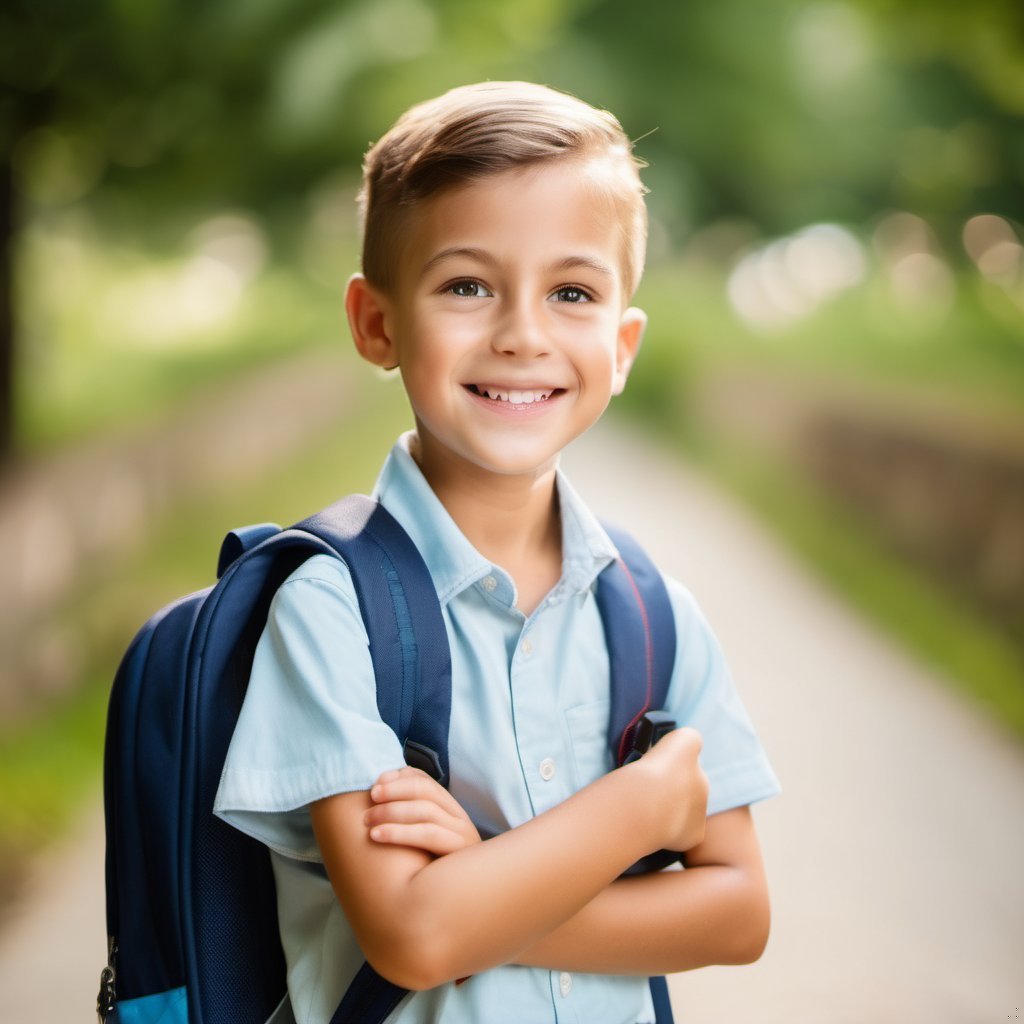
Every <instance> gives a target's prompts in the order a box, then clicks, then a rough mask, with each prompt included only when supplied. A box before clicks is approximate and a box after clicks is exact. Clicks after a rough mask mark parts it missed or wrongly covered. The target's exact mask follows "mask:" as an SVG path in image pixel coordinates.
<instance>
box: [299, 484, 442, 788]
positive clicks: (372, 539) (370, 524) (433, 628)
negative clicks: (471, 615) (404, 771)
mask: <svg viewBox="0 0 1024 1024" xmlns="http://www.w3.org/2000/svg"><path fill="white" fill-rule="evenodd" d="M295 529H296V530H301V531H303V532H305V533H311V534H313V535H314V536H315V537H318V538H319V539H321V540H323V541H325V542H326V543H327V544H329V545H330V547H331V548H332V549H334V550H335V551H336V552H337V553H338V554H339V555H341V557H342V558H343V559H344V560H345V562H346V564H347V565H348V568H349V571H350V573H351V574H352V581H353V584H354V585H355V591H356V596H357V597H358V599H359V610H360V612H361V613H362V616H363V622H364V624H365V625H366V631H367V633H368V635H369V638H370V657H371V659H372V660H373V667H374V672H375V674H376V678H377V708H378V710H379V711H380V715H381V718H382V719H383V720H384V721H385V722H386V723H387V724H388V725H389V726H391V728H392V729H393V730H394V731H395V733H396V735H397V736H398V738H399V739H400V740H401V742H402V743H403V745H404V747H405V754H406V760H407V761H408V762H409V763H410V764H414V765H415V766H416V767H419V768H423V769H424V770H425V771H427V772H428V773H429V774H430V775H432V776H433V777H434V778H435V779H436V780H437V781H438V782H440V783H441V785H443V786H446V785H447V784H448V725H449V721H450V719H451V706H452V685H451V679H452V662H451V653H450V651H449V649H448V633H447V630H446V629H445V625H444V619H443V617H442V615H441V606H440V604H439V603H438V600H437V591H436V590H435V589H434V583H433V580H432V579H431V578H430V573H429V571H428V570H427V566H426V564H425V563H424V561H423V558H422V556H421V555H420V553H419V551H418V550H417V549H416V546H415V545H414V544H413V542H412V541H411V540H410V538H409V535H408V534H407V533H406V532H405V530H403V529H402V527H401V526H400V525H399V524H398V522H397V521H396V520H395V519H394V517H393V516H392V515H391V514H390V513H389V512H388V511H387V509H385V508H384V507H383V506H382V505H380V504H379V503H378V502H376V501H374V500H373V499H372V498H367V497H365V496H364V495H361V494H354V495H350V496H349V497H347V498H342V499H341V501H338V502H335V504H333V505H331V506H329V507H328V508H326V509H324V510H323V511H322V512H319V513H317V514H316V515H314V516H311V517H310V518H309V519H305V520H303V521H302V522H301V523H298V524H296V526H295ZM396 654H397V655H398V659H399V660H396Z"/></svg>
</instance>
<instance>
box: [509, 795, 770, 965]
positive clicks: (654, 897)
mask: <svg viewBox="0 0 1024 1024" xmlns="http://www.w3.org/2000/svg"><path fill="white" fill-rule="evenodd" d="M685 864H686V870H685V871H664V872H659V873H655V874H649V875H642V876H637V877H632V878H623V879H619V880H617V881H615V882H613V883H612V884H611V885H609V886H608V887H607V888H605V889H604V890H603V891H602V892H601V893H599V894H598V895H597V896H596V897H595V898H594V899H593V900H591V901H590V903H588V904H587V906H586V907H584V908H583V909H582V910H581V911H580V912H579V913H577V914H576V915H575V916H574V917H572V918H571V919H570V920H568V921H566V922H565V924H563V925H561V926H559V927H557V928H555V929H553V930H552V931H551V932H550V933H549V934H547V935H546V936H544V937H543V938H542V939H540V940H539V941H537V942H536V943H534V944H533V945H532V946H531V947H530V948H529V949H527V950H525V951H524V952H523V953H521V954H520V955H519V956H517V957H516V962H517V963H520V964H526V965H529V966H533V967H546V968H548V969H550V970H564V971H582V972H592V973H598V974H670V973H674V972H677V971H686V970H692V969H694V968H697V967H706V966H708V965H710V964H742V963H751V962H752V961H754V960H756V959H757V958H758V957H759V956H760V955H761V953H762V951H763V950H764V946H765V943H766V942H767V940H768V928H769V917H770V913H769V904H768V886H767V881H766V879H765V873H764V866H763V863H762V860H761V850H760V845H759V843H758V841H757V833H756V831H755V829H754V822H753V818H752V816H751V814H750V808H748V807H739V808H736V809H735V810H731V811H725V812H724V813H722V814H716V815H713V816H712V817H710V818H708V820H707V830H706V833H705V839H704V841H703V842H702V843H701V844H700V845H698V846H696V847H694V848H693V849H692V850H690V851H689V852H688V853H687V854H686V856H685Z"/></svg>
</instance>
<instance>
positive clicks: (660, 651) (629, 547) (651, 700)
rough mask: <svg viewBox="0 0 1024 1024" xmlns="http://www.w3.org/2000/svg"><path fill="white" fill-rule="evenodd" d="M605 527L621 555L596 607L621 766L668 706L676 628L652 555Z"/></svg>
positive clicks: (602, 579)
mask: <svg viewBox="0 0 1024 1024" xmlns="http://www.w3.org/2000/svg"><path fill="white" fill-rule="evenodd" d="M603 525H604V528H605V530H606V531H607V533H608V535H609V536H610V537H611V539H612V541H613V542H614V544H615V546H616V547H617V548H618V549H619V556H620V557H619V558H617V559H616V560H615V561H614V562H612V564H611V565H609V566H608V567H607V568H606V569H605V570H604V571H603V572H602V573H601V575H600V576H599V577H598V587H597V607H598V610H599V611H600V613H601V623H602V625H603V626H604V635H605V642H606V644H607V646H608V660H609V666H610V671H611V715H610V719H609V723H608V745H609V747H610V748H611V751H612V755H613V757H614V760H615V764H616V765H621V764H624V763H625V762H626V761H627V760H628V759H629V755H630V752H631V750H632V749H633V740H634V737H635V733H636V730H637V726H638V725H639V723H640V722H641V719H642V718H643V717H644V715H645V714H647V713H648V712H650V711H657V710H660V709H661V708H663V707H664V706H665V700H666V698H667V697H668V688H669V683H671V681H672V669H673V667H674V665H675V659H676V625H675V615H674V613H673V611H672V602H671V600H670V599H669V596H668V590H667V589H666V588H665V582H664V580H663V579H662V577H661V573H660V572H659V571H658V568H657V566H655V564H654V563H653V562H652V561H651V559H650V556H649V555H648V554H647V552H646V551H644V549H643V548H642V547H640V545H639V544H638V543H637V542H636V541H635V540H634V539H633V538H632V537H631V536H630V535H629V534H628V533H626V532H625V531H624V530H620V529H619V528H618V527H614V526H609V525H607V524H603Z"/></svg>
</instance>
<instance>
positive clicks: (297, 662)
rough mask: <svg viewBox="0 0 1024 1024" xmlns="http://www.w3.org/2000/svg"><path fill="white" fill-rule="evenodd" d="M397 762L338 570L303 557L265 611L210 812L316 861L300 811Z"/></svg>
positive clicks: (338, 565) (362, 633)
mask: <svg viewBox="0 0 1024 1024" xmlns="http://www.w3.org/2000/svg"><path fill="white" fill-rule="evenodd" d="M404 763H405V762H404V759H403V757H402V749H401V745H400V744H399V742H398V737H397V736H396V735H395V733H394V732H393V731H392V730H391V729H390V728H389V727H388V726H387V725H385V724H384V722H383V721H382V720H381V717H380V714H379V712H378V710H377V689H376V684H375V681H374V673H373V662H372V660H371V658H370V650H369V640H368V637H367V634H366V629H365V627H364V625H363V621H362V616H361V615H360V613H359V604H358V599H357V598H356V595H355V590H354V587H353V584H352V578H351V575H350V574H349V571H348V568H347V567H346V566H345V564H344V563H343V562H341V561H339V560H338V559H335V558H331V557H328V556H325V555H320V556H316V557H314V558H311V559H310V560H309V561H307V562H306V563H305V564H304V565H302V566H300V567H299V569H298V570H296V572H294V573H293V574H292V575H291V576H289V577H288V579H287V580H286V581H285V582H284V584H283V585H282V586H281V588H280V589H279V590H278V592H277V594H276V595H275V597H274V599H273V601H272V602H271V605H270V612H269V615H268V618H267V625H266V627H265V628H264V630H263V634H262V635H261V637H260V640H259V643H258V645H257V647H256V654H255V657H254V659H253V666H252V673H251V675H250V678H249V687H248V690H247V691H246V696H245V700H244V702H243V705H242V711H241V714H240V715H239V718H238V723H237V724H236V726H235V731H234V734H233V735H232V738H231V743H230V746H229V748H228V754H227V758H226V760H225V763H224V770H223V773H222V775H221V780H220V786H219V788H218V790H217V796H216V799H215V801H214V813H216V814H217V815H218V816H220V817H221V818H223V819H224V820H225V821H226V822H228V823H229V824H231V825H234V826H235V827H236V828H239V829H241V830H242V831H243V832H245V833H247V834H249V835H251V836H254V837H255V838H256V839H259V840H260V841H261V842H264V843H266V844H267V845H268V846H269V847H271V848H272V849H274V850H276V851H278V852H279V853H282V854H284V855H285V856H290V857H295V858H299V859H301V860H309V861H320V860H321V857H320V853H319V850H318V848H317V844H316V840H315V838H314V836H313V828H312V823H311V820H310V816H309V810H308V807H309V804H310V803H312V802H313V801H315V800H318V799H321V798H323V797H326V796H332V795H334V794H336V793H348V792H355V791H359V790H367V789H369V788H370V787H371V786H372V785H373V783H374V782H375V781H376V780H377V777H378V776H379V775H380V774H381V772H384V771H387V770H389V769H393V768H400V767H402V765H403V764H404Z"/></svg>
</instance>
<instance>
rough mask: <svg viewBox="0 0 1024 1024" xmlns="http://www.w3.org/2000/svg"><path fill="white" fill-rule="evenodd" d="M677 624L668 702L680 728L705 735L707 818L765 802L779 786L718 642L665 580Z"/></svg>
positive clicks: (682, 593) (686, 596)
mask: <svg viewBox="0 0 1024 1024" xmlns="http://www.w3.org/2000/svg"><path fill="white" fill-rule="evenodd" d="M665 582H666V585H667V586H668V590H669V595H670V597H671V600H672V607H673V610H674V612H675V619H676V663H675V670H674V672H673V675H672V683H671V685H670V687H669V693H668V699H667V701H666V704H667V707H668V710H669V711H671V713H672V715H673V717H674V718H675V720H676V722H677V723H678V724H679V725H681V726H682V725H688V726H692V727H693V728H694V729H696V730H697V731H698V732H699V733H700V734H701V736H702V738H703V741H704V746H703V749H702V751H701V766H702V767H703V769H704V772H705V774H706V775H707V777H708V782H709V784H710V791H709V795H708V814H717V813H719V812H720V811H728V810H731V809H732V808H734V807H743V806H745V805H747V804H752V803H756V802H758V801H759V800H765V799H767V798H768V797H770V796H774V795H775V794H776V793H778V792H779V783H778V780H777V779H776V777H775V772H774V771H773V770H772V767H771V765H770V764H769V762H768V757H767V755H766V754H765V752H764V749H763V748H762V746H761V742H760V740H759V739H758V737H757V733H756V732H755V731H754V726H753V723H752V722H751V721H750V716H749V715H748V714H747V712H746V709H745V708H744V707H743V703H742V701H741V700H740V696H739V694H738V693H737V692H736V687H735V686H734V684H733V681H732V676H731V675H730V673H729V668H728V666H727V665H726V662H725V657H724V656H723V654H722V650H721V647H720V646H719V644H718V640H717V639H716V638H715V635H714V633H712V631H711V627H710V626H709V625H708V623H707V620H706V619H705V618H704V615H703V613H702V612H701V610H700V608H699V607H698V606H697V602H696V601H695V600H694V598H693V596H692V595H691V594H690V592H689V591H688V590H686V588H685V587H683V586H681V585H680V584H679V583H677V582H676V581H675V580H672V579H666V581H665Z"/></svg>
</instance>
